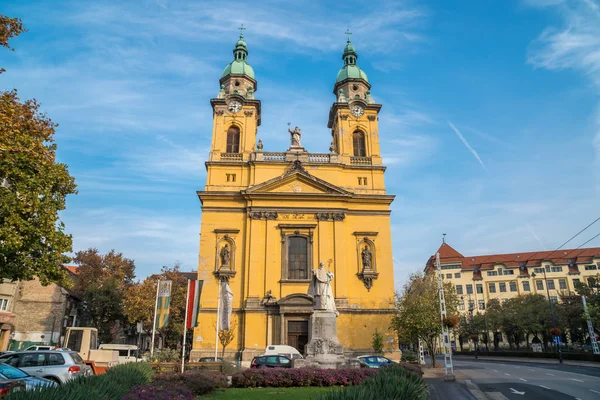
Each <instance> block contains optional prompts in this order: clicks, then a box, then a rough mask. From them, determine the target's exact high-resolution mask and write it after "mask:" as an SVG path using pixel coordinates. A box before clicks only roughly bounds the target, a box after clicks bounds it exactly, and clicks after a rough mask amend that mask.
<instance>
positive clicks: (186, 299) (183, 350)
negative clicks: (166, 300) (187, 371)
mask: <svg viewBox="0 0 600 400" xmlns="http://www.w3.org/2000/svg"><path fill="white" fill-rule="evenodd" d="M189 304H190V280H189V279H188V287H187V295H186V296H185V322H184V323H183V346H182V350H181V373H183V371H184V368H185V366H184V362H185V344H186V342H185V337H186V334H187V323H188V305H189Z"/></svg>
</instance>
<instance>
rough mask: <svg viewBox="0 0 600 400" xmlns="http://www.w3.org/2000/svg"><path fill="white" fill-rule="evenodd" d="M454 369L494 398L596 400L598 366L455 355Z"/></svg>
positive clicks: (599, 382) (599, 391)
mask: <svg viewBox="0 0 600 400" xmlns="http://www.w3.org/2000/svg"><path fill="white" fill-rule="evenodd" d="M454 371H455V375H456V378H457V381H459V382H465V383H467V384H468V383H474V384H476V385H477V386H479V389H480V390H481V391H483V392H485V394H486V396H487V397H488V398H491V399H496V400H505V399H510V400H529V399H531V400H541V399H544V400H545V399H548V400H571V399H572V400H588V399H589V400H600V368H593V367H577V366H570V365H558V364H533V363H519V362H507V361H502V362H500V361H491V360H475V359H466V358H456V359H455V361H454Z"/></svg>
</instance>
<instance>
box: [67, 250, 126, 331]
mask: <svg viewBox="0 0 600 400" xmlns="http://www.w3.org/2000/svg"><path fill="white" fill-rule="evenodd" d="M74 261H75V263H76V264H78V265H79V276H78V282H77V284H76V285H75V287H74V289H73V291H74V292H75V293H76V294H77V295H78V296H79V297H80V298H81V299H82V300H83V303H82V311H83V319H84V322H85V323H86V324H88V325H91V326H93V327H95V328H97V329H98V336H99V338H100V341H102V342H104V343H106V342H114V341H116V340H118V334H119V331H120V329H122V327H123V326H125V323H126V321H127V320H126V318H125V316H124V313H123V298H124V295H125V293H127V291H128V290H129V288H130V287H131V286H132V285H133V279H134V278H135V263H134V261H133V260H130V259H128V258H126V257H124V256H123V254H122V253H117V252H115V251H114V250H111V251H110V252H109V253H107V254H104V255H103V254H100V253H99V252H98V250H97V249H88V250H84V251H79V252H77V253H76V254H75V259H74Z"/></svg>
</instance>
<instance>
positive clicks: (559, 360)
mask: <svg viewBox="0 0 600 400" xmlns="http://www.w3.org/2000/svg"><path fill="white" fill-rule="evenodd" d="M542 271H543V272H544V285H546V294H547V295H548V304H549V305H550V314H551V315H552V328H553V329H554V330H555V331H556V317H555V316H554V309H553V308H552V300H551V299H550V289H548V279H547V277H546V268H542ZM531 277H532V278H535V272H532V273H531ZM556 350H557V351H558V362H559V363H560V364H562V362H563V359H562V351H561V349H560V344H558V343H556Z"/></svg>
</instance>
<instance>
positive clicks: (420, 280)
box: [391, 273, 458, 366]
mask: <svg viewBox="0 0 600 400" xmlns="http://www.w3.org/2000/svg"><path fill="white" fill-rule="evenodd" d="M444 293H445V298H446V312H447V314H448V315H455V314H457V312H456V307H457V304H458V298H457V297H456V293H455V291H454V286H453V285H452V284H451V283H450V282H445V283H444ZM396 311H397V313H396V315H395V316H394V317H393V318H392V322H391V325H392V328H394V329H395V330H396V331H397V332H398V336H399V337H400V338H402V339H403V340H405V341H406V340H411V341H412V342H413V343H414V341H415V340H416V339H421V340H422V341H423V342H424V343H425V345H426V346H427V348H428V349H429V353H430V354H431V365H432V366H435V353H436V350H437V343H438V338H439V337H440V335H441V334H442V322H441V318H440V302H439V297H438V287H437V277H436V275H435V274H427V275H423V274H421V273H416V274H413V275H411V276H410V278H409V281H408V282H407V283H406V284H405V285H404V288H403V292H402V293H401V294H399V295H397V296H396Z"/></svg>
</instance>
